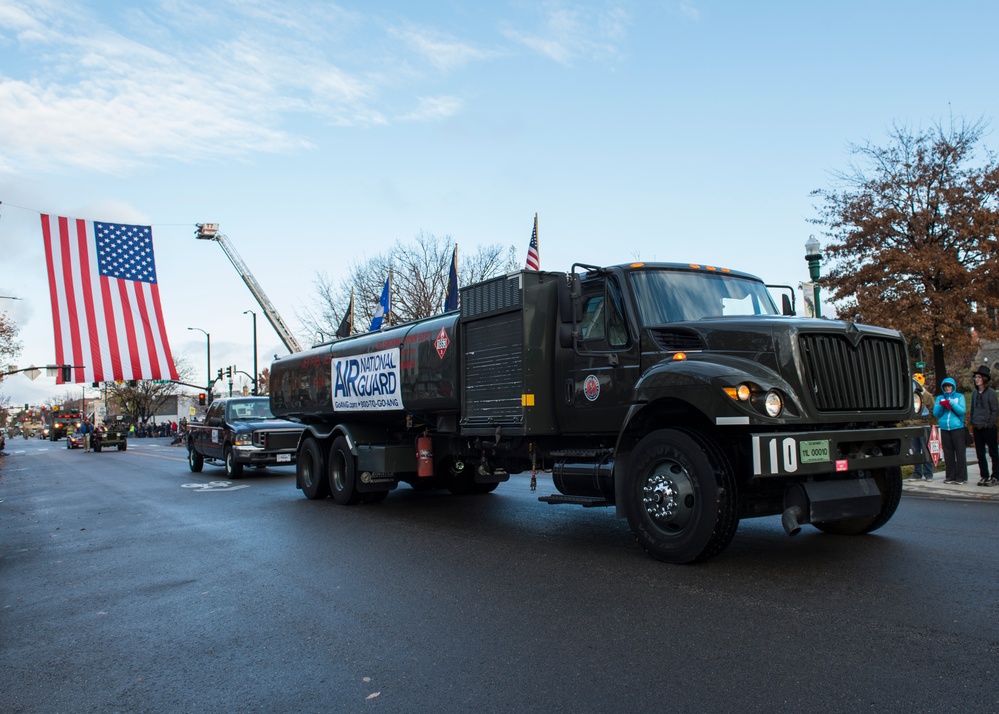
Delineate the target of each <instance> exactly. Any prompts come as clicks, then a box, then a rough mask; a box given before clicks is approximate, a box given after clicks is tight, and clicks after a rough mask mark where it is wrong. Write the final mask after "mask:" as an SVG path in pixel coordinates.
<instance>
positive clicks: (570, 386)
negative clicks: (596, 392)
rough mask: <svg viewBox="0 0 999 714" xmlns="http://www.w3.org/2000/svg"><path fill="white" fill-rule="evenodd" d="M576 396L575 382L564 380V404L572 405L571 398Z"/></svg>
mask: <svg viewBox="0 0 999 714" xmlns="http://www.w3.org/2000/svg"><path fill="white" fill-rule="evenodd" d="M575 396H576V380H574V379H567V380H565V403H566V404H572V400H573V397H575Z"/></svg>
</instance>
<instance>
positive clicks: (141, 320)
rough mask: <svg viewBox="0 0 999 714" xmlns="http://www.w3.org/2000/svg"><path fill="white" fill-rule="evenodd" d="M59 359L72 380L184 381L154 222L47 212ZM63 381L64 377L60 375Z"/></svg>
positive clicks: (48, 258) (44, 218)
mask: <svg viewBox="0 0 999 714" xmlns="http://www.w3.org/2000/svg"><path fill="white" fill-rule="evenodd" d="M42 237H43V239H44V241H45V261H46V265H47V268H48V280H49V294H50V297H51V301H52V325H53V328H54V330H55V353H56V354H55V356H56V362H57V363H58V364H63V365H72V366H74V367H82V369H74V370H73V379H72V380H71V381H72V382H105V381H111V380H122V379H179V376H178V374H177V368H176V366H175V365H174V363H173V355H172V354H171V353H170V344H169V342H168V341H167V334H166V325H164V323H163V310H162V309H161V308H160V293H159V285H158V284H157V283H156V263H155V260H154V258H153V234H152V229H151V228H150V227H149V226H133V225H125V224H121V223H101V222H98V221H84V220H82V219H70V218H64V217H62V216H55V217H53V216H49V215H46V214H44V213H43V214H42ZM56 383H57V384H63V383H64V382H63V379H62V376H61V375H59V376H58V377H57V378H56Z"/></svg>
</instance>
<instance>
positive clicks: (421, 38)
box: [390, 27, 496, 72]
mask: <svg viewBox="0 0 999 714" xmlns="http://www.w3.org/2000/svg"><path fill="white" fill-rule="evenodd" d="M390 35H392V36H394V37H397V38H399V39H401V40H402V41H403V42H405V43H406V44H407V45H409V46H410V47H411V48H413V50H415V51H416V52H417V53H418V54H419V55H421V56H422V57H424V58H425V59H426V60H427V61H428V62H430V64H431V65H433V66H434V67H436V68H437V69H439V70H441V71H445V72H447V71H451V70H453V69H457V68H460V67H463V66H465V65H466V64H468V63H469V62H472V61H475V60H483V59H488V58H490V57H494V56H496V53H495V52H490V51H487V50H481V49H478V48H476V47H473V46H472V45H469V44H467V43H465V42H459V41H457V40H455V39H453V38H450V37H444V36H441V35H440V34H439V33H436V32H434V31H433V30H428V29H425V28H416V27H407V28H405V29H393V30H390Z"/></svg>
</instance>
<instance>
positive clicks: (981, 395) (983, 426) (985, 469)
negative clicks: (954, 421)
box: [971, 364, 999, 486]
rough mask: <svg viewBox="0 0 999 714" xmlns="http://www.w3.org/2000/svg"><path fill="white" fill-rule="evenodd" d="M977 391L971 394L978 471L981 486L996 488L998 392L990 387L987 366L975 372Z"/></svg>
mask: <svg viewBox="0 0 999 714" xmlns="http://www.w3.org/2000/svg"><path fill="white" fill-rule="evenodd" d="M974 377H975V389H974V390H973V391H972V392H971V427H972V428H973V429H974V430H975V453H976V454H978V469H979V471H980V472H981V474H982V480H981V481H979V482H978V485H979V486H995V485H996V483H999V481H997V480H996V459H997V458H999V446H997V443H996V441H997V440H996V422H997V421H999V405H997V402H996V390H994V389H993V388H992V387H990V386H989V382H991V381H992V379H991V378H992V374H991V372H990V371H989V368H988V367H987V366H986V365H984V364H983V365H982V366H981V367H979V368H978V369H977V370H975V374H974ZM986 449H987V450H988V453H989V458H990V459H991V461H992V476H991V477H990V476H989V465H988V463H987V462H986V461H985V452H986Z"/></svg>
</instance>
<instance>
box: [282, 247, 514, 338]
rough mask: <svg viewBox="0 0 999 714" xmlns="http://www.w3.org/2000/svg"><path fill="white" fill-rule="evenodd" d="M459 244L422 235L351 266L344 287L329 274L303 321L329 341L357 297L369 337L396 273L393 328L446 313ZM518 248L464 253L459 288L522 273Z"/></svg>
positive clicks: (358, 326) (358, 321)
mask: <svg viewBox="0 0 999 714" xmlns="http://www.w3.org/2000/svg"><path fill="white" fill-rule="evenodd" d="M454 247H455V242H454V240H453V239H452V238H451V236H444V237H439V236H436V235H434V234H432V233H423V232H420V233H419V234H417V236H416V237H415V238H414V239H413V240H412V241H409V242H403V241H401V240H400V241H397V242H396V243H395V245H394V246H392V248H390V249H389V250H388V251H386V252H385V253H382V254H380V255H377V256H375V257H374V258H370V259H367V260H363V261H361V262H357V263H353V264H351V265H350V267H349V270H348V274H347V276H346V277H345V278H343V279H342V280H341V281H340V283H339V284H338V285H334V284H333V282H332V280H331V278H330V277H329V275H327V274H326V273H321V272H320V273H317V274H316V280H315V295H314V296H313V300H312V303H311V304H310V305H309V306H308V307H306V308H305V309H304V310H303V311H302V312H301V313H299V314H298V315H297V316H298V319H299V321H300V322H301V323H302V325H303V327H304V328H305V329H306V330H307V331H309V332H310V333H311V334H312V335H313V336H316V337H320V336H321V337H324V338H327V339H328V338H329V337H331V336H332V335H334V334H335V333H336V330H337V327H338V326H339V325H340V321H341V320H342V319H343V316H344V313H345V311H346V310H347V309H348V305H349V304H350V299H351V295H353V297H354V332H364V331H365V330H367V329H368V325H370V324H371V317H372V315H373V314H374V311H375V308H376V307H377V305H378V300H379V298H380V297H381V293H382V287H383V286H384V285H385V279H386V278H387V277H388V275H389V272H390V271H391V273H392V317H391V321H392V322H393V323H397V322H405V321H407V320H416V319H419V318H421V317H429V316H431V315H436V314H438V313H440V312H441V311H442V309H443V305H444V298H445V297H446V295H447V280H448V272H449V270H450V268H451V256H452V254H453V252H454ZM517 265H518V263H517V257H516V251H515V249H514V247H513V246H509V247H508V248H503V247H502V246H499V245H488V246H480V247H478V248H476V249H475V251H474V252H471V253H470V254H463V253H462V252H461V251H460V250H459V252H458V284H459V285H469V284H471V283H474V282H478V281H480V280H485V279H486V278H490V277H493V276H495V275H502V274H504V273H508V272H511V271H513V270H516V267H517Z"/></svg>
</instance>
